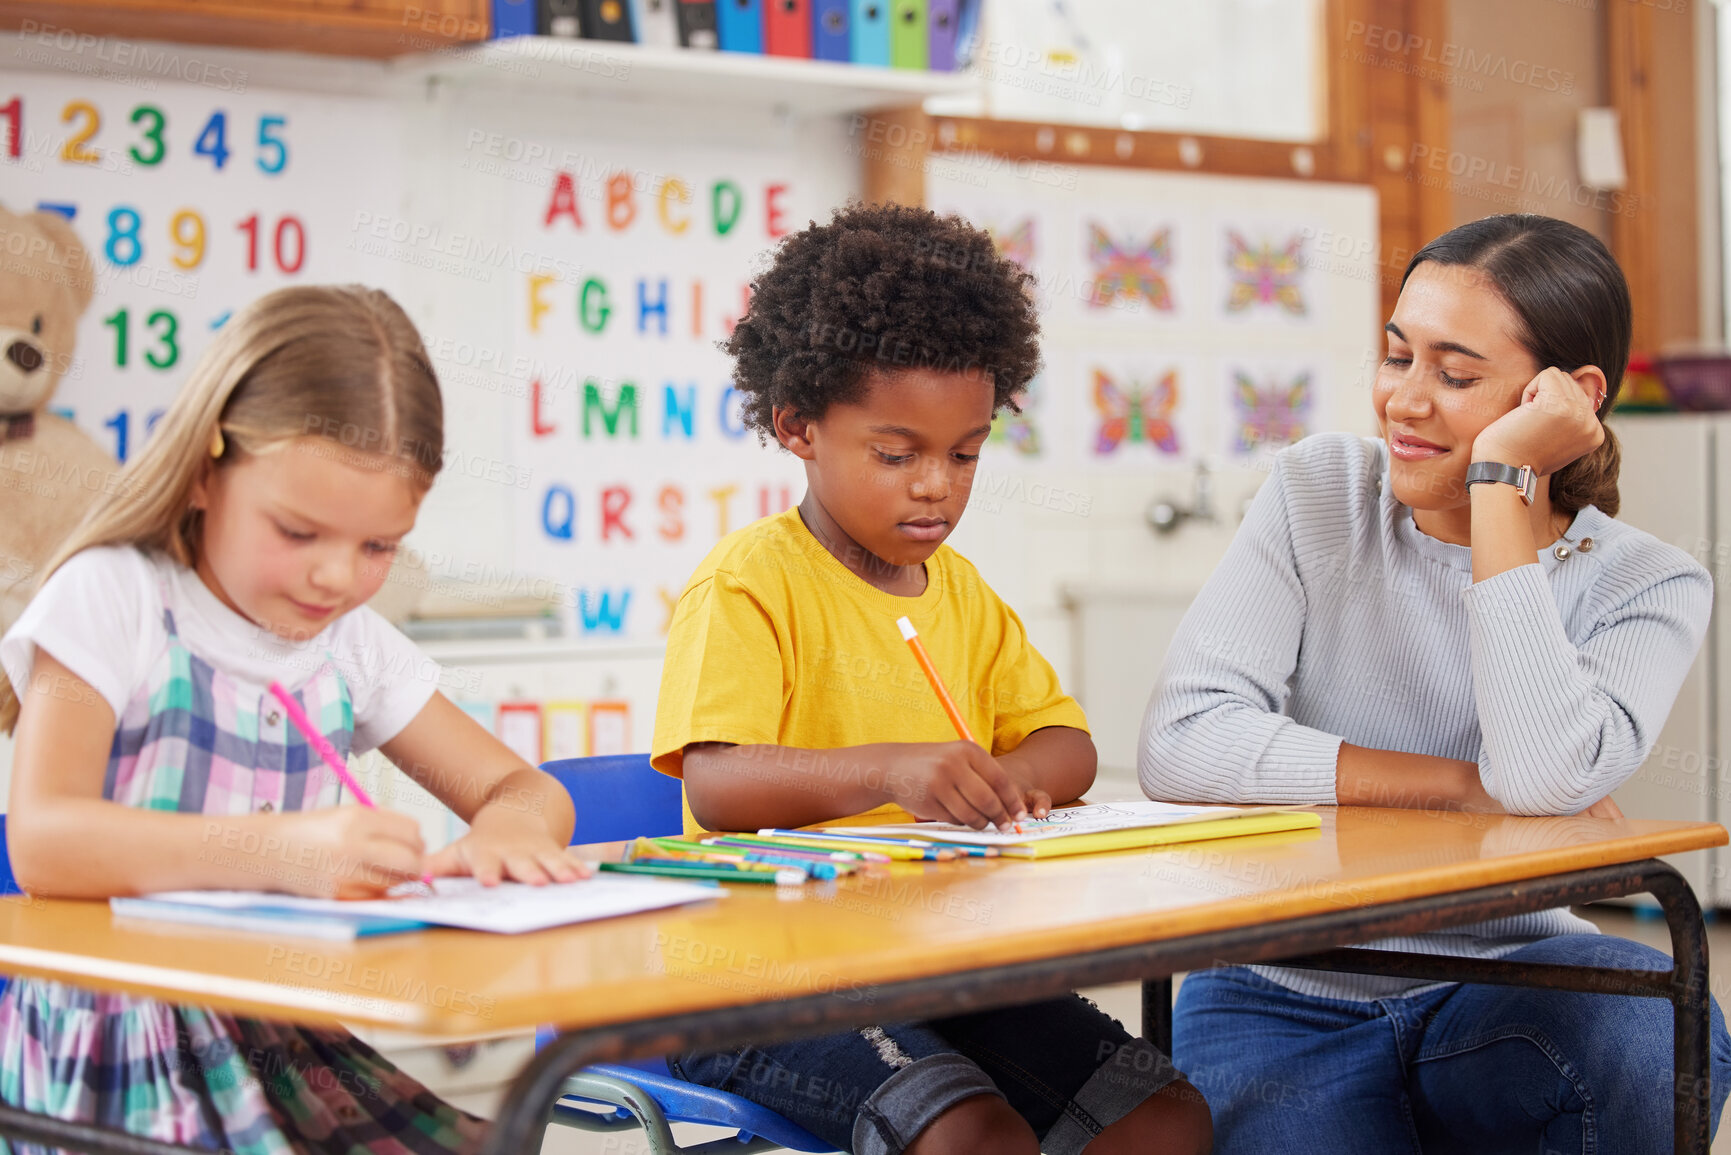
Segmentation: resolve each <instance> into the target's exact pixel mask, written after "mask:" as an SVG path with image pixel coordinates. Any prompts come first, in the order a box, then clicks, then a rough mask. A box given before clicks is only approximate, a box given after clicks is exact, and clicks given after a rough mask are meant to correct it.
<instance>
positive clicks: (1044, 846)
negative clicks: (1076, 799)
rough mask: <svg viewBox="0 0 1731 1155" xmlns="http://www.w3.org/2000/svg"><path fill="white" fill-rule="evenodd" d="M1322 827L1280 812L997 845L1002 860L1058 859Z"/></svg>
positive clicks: (1297, 813) (1303, 814)
mask: <svg viewBox="0 0 1731 1155" xmlns="http://www.w3.org/2000/svg"><path fill="white" fill-rule="evenodd" d="M1321 825H1322V815H1320V814H1316V813H1313V812H1311V811H1308V810H1283V811H1281V812H1279V813H1277V814H1246V815H1243V816H1241V817H1238V818H1215V819H1212V820H1210V821H1207V822H1183V823H1179V824H1178V825H1176V826H1143V827H1140V828H1138V829H1135V830H1108V831H1104V832H1102V833H1100V834H1071V835H1067V836H1066V837H1063V838H1047V839H1044V840H1042V841H1040V842H1028V843H1023V844H1022V845H1020V846H1000V847H999V848H998V853H999V854H1001V855H1003V856H1004V857H1005V858H1059V857H1061V856H1063V855H1066V854H1104V853H1105V852H1107V851H1109V850H1136V849H1140V848H1143V847H1149V846H1167V845H1170V844H1173V843H1178V842H1201V841H1203V840H1205V839H1209V838H1242V837H1244V836H1245V835H1247V834H1271V833H1273V832H1275V831H1279V830H1314V829H1316V828H1317V827H1319V826H1321Z"/></svg>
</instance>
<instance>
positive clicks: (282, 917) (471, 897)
mask: <svg viewBox="0 0 1731 1155" xmlns="http://www.w3.org/2000/svg"><path fill="white" fill-rule="evenodd" d="M725 893H726V892H725V891H723V890H721V889H720V888H719V887H715V886H707V885H703V884H700V883H691V882H677V881H663V880H661V879H651V878H589V879H583V880H581V881H579V882H555V883H549V884H547V885H546V886H529V885H526V884H524V883H518V882H502V883H500V884H499V885H498V886H482V885H481V884H480V883H478V882H476V881H475V880H474V879H472V878H436V879H434V880H433V884H432V886H431V888H429V887H427V886H426V885H425V884H423V883H408V884H406V885H405V886H404V887H400V888H398V892H396V893H395V894H393V896H392V897H389V898H380V899H365V900H359V901H347V900H342V899H329V898H297V897H295V896H294V895H288V894H271V893H267V892H265V891H257V890H172V891H162V892H160V893H157V894H147V895H144V896H143V897H140V898H111V899H109V900H108V902H109V908H110V909H111V910H113V912H114V913H115V915H116V916H118V917H122V918H138V919H150V920H154V921H161V922H186V923H196V924H198V925H201V926H220V927H225V928H228V929H231V930H254V931H266V932H269V933H272V934H283V935H292V936H295V937H301V938H322V939H335V940H344V939H355V938H364V937H368V936H371V935H377V934H389V933H392V932H395V931H404V930H419V929H423V928H425V927H429V926H449V927H459V928H462V929H466V930H484V931H491V932H493V933H495V934H521V933H523V932H525V931H531V930H545V929H547V928H548V927H554V926H566V925H568V924H570V923H576V922H589V921H591V920H593V919H598V918H613V917H615V916H617V915H622V914H636V913H638V912H639V911H645V910H658V909H661V908H662V907H668V906H679V905H681V904H683V903H688V902H704V901H707V900H709V899H713V898H719V897H720V896H721V895H723V894H725Z"/></svg>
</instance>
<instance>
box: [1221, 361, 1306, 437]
mask: <svg viewBox="0 0 1731 1155" xmlns="http://www.w3.org/2000/svg"><path fill="white" fill-rule="evenodd" d="M1227 376H1228V384H1227V392H1228V394H1229V403H1228V407H1227V411H1226V413H1227V415H1226V427H1227V429H1228V430H1229V431H1230V445H1229V446H1228V447H1227V449H1228V452H1229V453H1231V454H1232V455H1233V456H1235V457H1255V456H1259V455H1261V454H1264V453H1272V452H1274V451H1276V450H1279V449H1284V448H1285V447H1286V446H1288V445H1291V444H1292V443H1293V442H1295V441H1299V440H1302V439H1303V438H1304V437H1306V436H1308V435H1309V434H1311V433H1313V432H1315V431H1316V428H1317V426H1316V421H1315V417H1316V414H1315V410H1316V381H1315V378H1314V375H1313V374H1312V372H1311V370H1309V369H1300V370H1286V371H1280V370H1272V371H1263V372H1255V371H1251V370H1246V369H1244V368H1240V367H1233V368H1231V369H1229V370H1228V372H1227Z"/></svg>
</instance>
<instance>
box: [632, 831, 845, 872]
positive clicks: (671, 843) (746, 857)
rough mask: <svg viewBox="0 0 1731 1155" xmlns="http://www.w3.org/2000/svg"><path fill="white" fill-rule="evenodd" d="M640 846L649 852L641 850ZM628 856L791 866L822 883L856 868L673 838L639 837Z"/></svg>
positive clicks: (842, 864) (770, 866)
mask: <svg viewBox="0 0 1731 1155" xmlns="http://www.w3.org/2000/svg"><path fill="white" fill-rule="evenodd" d="M643 847H647V848H648V849H647V850H644V849H642V848H643ZM630 853H631V859H630V861H637V860H639V859H641V858H645V857H647V858H651V859H653V858H655V857H657V856H659V855H670V856H672V857H673V858H674V859H675V860H678V859H680V858H684V857H689V858H690V859H692V860H694V861H699V862H723V863H725V862H749V863H755V864H757V865H759V866H763V867H766V868H772V867H777V866H792V867H797V868H798V869H800V870H804V871H806V872H807V873H809V874H810V875H811V876H812V877H813V878H821V879H825V880H828V879H831V878H835V877H838V876H839V875H842V874H850V873H852V872H853V870H854V869H855V867H856V866H857V865H858V864H857V863H855V862H823V861H819V860H817V859H815V858H803V857H795V856H793V855H790V854H763V853H760V852H758V851H755V850H747V849H745V848H744V847H739V846H704V845H703V844H701V843H697V842H681V841H680V840H679V839H676V838H640V839H638V840H637V844H636V845H634V846H633V848H632V850H631V852H630Z"/></svg>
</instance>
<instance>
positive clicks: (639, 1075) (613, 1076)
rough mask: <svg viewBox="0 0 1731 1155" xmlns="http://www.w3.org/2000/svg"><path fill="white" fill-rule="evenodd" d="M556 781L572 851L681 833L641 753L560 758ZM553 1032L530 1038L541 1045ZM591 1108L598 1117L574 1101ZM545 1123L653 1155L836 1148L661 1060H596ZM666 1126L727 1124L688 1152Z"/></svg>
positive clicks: (661, 781) (673, 792)
mask: <svg viewBox="0 0 1731 1155" xmlns="http://www.w3.org/2000/svg"><path fill="white" fill-rule="evenodd" d="M541 769H543V770H545V771H546V772H547V773H549V774H551V775H553V777H555V778H557V779H558V780H559V782H560V784H561V785H563V786H564V787H565V789H566V790H567V791H568V792H569V793H570V795H571V801H572V803H573V805H574V806H575V807H576V809H577V829H576V830H575V831H574V832H573V833H572V836H571V845H573V846H578V845H581V844H584V843H589V842H619V841H622V840H624V839H627V838H636V837H638V836H640V835H641V836H645V837H654V836H657V835H678V834H679V833H681V832H682V831H683V830H684V828H685V811H684V807H683V806H681V804H680V792H679V782H678V781H677V780H676V779H673V778H669V777H668V776H667V775H665V774H660V773H657V772H656V771H655V770H653V769H652V768H651V767H650V765H649V755H647V754H618V755H611V756H607V757H600V758H565V759H561V760H559V761H556V762H548V763H546V764H545V765H543V766H542V767H541ZM556 1033H557V1032H555V1031H554V1030H553V1029H552V1028H551V1027H542V1028H541V1029H540V1030H539V1031H537V1032H535V1046H536V1047H537V1049H538V1048H540V1047H541V1046H543V1045H544V1044H545V1043H546V1042H547V1041H548V1040H549V1039H551V1038H552V1037H553V1036H554V1035H555V1034H556ZM577 1103H584V1104H594V1105H596V1106H599V1107H602V1108H604V1109H603V1110H600V1111H596V1110H591V1109H589V1108H587V1107H579V1106H576V1105H574V1104H577ZM550 1121H551V1122H554V1123H558V1124H561V1125H562V1126H566V1127H577V1128H580V1129H582V1130H585V1131H602V1132H613V1131H635V1130H637V1129H639V1128H641V1129H642V1130H643V1133H644V1138H645V1139H646V1140H647V1141H648V1144H649V1151H650V1155H675V1153H682V1155H721V1153H723V1152H725V1153H727V1155H752V1153H753V1152H758V1151H774V1150H777V1149H780V1148H788V1149H790V1150H794V1151H824V1152H832V1151H834V1150H835V1148H834V1147H831V1146H830V1145H829V1144H828V1143H825V1142H824V1141H823V1140H822V1139H819V1138H818V1137H817V1136H816V1135H813V1134H812V1133H811V1132H809V1131H807V1130H805V1129H804V1128H803V1127H800V1126H798V1125H797V1124H795V1123H791V1122H789V1121H788V1120H786V1119H784V1118H782V1117H781V1116H780V1115H777V1114H776V1113H775V1112H774V1111H771V1110H769V1109H768V1108H767V1107H761V1106H759V1105H758V1104H756V1103H753V1102H752V1101H751V1100H749V1099H742V1098H740V1097H739V1096H738V1095H730V1094H728V1093H727V1092H725V1091H712V1090H710V1089H709V1088H708V1087H699V1086H697V1085H695V1084H693V1083H687V1082H685V1081H684V1080H683V1079H677V1078H675V1077H674V1076H673V1075H672V1073H671V1072H669V1071H668V1069H667V1061H666V1060H665V1059H637V1060H633V1061H631V1062H628V1063H597V1064H595V1065H594V1066H592V1067H585V1068H584V1069H583V1070H582V1071H579V1072H578V1073H577V1074H575V1075H573V1076H571V1078H569V1079H567V1080H566V1082H565V1095H564V1097H563V1098H562V1099H560V1101H559V1103H558V1104H557V1105H555V1106H554V1108H553V1116H552V1119H551V1120H550ZM671 1123H701V1124H704V1125H706V1126H710V1127H730V1128H732V1129H733V1131H734V1134H733V1135H732V1136H731V1137H727V1138H721V1139H715V1140H712V1141H710V1142H707V1143H702V1144H699V1145H697V1146H695V1147H681V1146H679V1145H678V1143H676V1142H675V1141H674V1139H673V1131H672V1129H671V1127H670V1126H669V1124H671Z"/></svg>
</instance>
